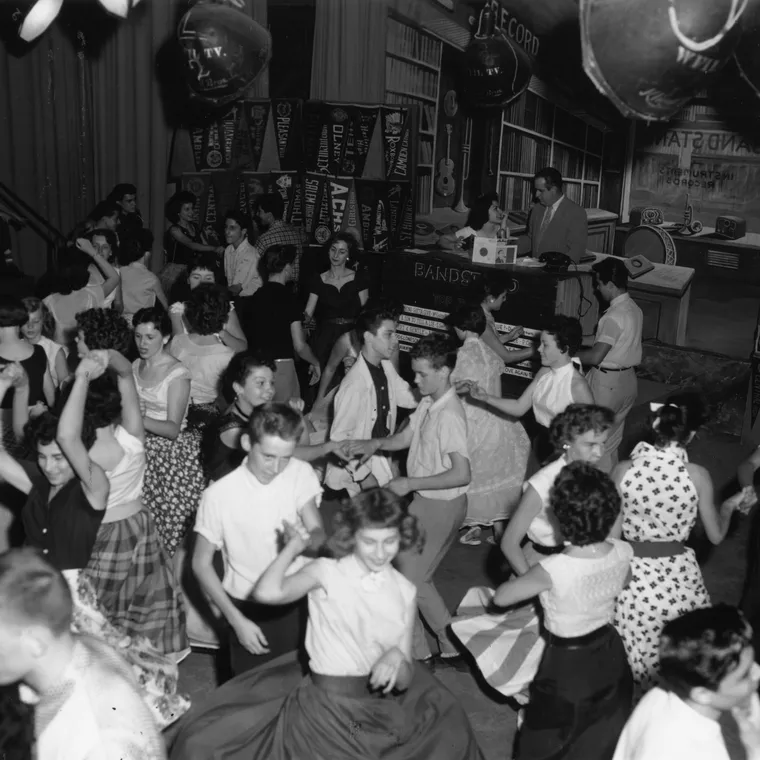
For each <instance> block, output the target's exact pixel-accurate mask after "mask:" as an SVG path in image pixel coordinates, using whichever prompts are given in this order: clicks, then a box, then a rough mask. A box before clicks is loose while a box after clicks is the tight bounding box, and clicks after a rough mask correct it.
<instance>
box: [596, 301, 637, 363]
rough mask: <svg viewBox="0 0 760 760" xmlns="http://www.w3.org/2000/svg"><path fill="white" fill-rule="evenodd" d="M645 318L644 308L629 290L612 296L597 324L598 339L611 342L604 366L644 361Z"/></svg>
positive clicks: (598, 340)
mask: <svg viewBox="0 0 760 760" xmlns="http://www.w3.org/2000/svg"><path fill="white" fill-rule="evenodd" d="M643 322H644V315H643V314H642V312H641V309H640V308H639V307H638V306H637V305H636V303H635V302H634V301H633V299H632V298H631V296H630V295H628V293H622V294H621V295H619V296H617V297H616V298H613V299H612V301H611V302H610V307H609V309H607V311H606V313H605V314H604V315H603V316H602V318H601V319H600V320H599V324H598V325H597V328H596V338H595V342H596V343H607V344H608V345H609V346H612V348H610V350H609V352H608V353H607V356H605V357H604V359H603V360H602V365H601V366H603V367H610V368H615V369H617V368H620V367H635V366H637V365H638V364H641V328H642V325H643Z"/></svg>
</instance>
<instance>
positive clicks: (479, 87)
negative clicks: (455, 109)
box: [457, 7, 533, 109]
mask: <svg viewBox="0 0 760 760" xmlns="http://www.w3.org/2000/svg"><path fill="white" fill-rule="evenodd" d="M532 75H533V59H532V57H531V56H530V55H529V53H528V52H527V51H526V50H525V49H524V48H522V47H520V46H519V45H518V44H517V43H516V42H515V41H513V40H511V39H509V38H508V37H507V36H506V35H505V34H504V33H503V32H501V31H499V30H495V29H494V17H493V13H492V12H491V9H490V7H486V8H484V9H483V11H481V14H480V19H479V22H478V31H477V32H476V33H475V35H474V36H473V38H472V41H471V42H470V44H469V45H468V46H467V49H466V50H465V51H464V66H463V67H462V70H461V71H460V73H459V77H458V86H457V95H458V97H459V100H460V102H462V103H464V104H465V105H468V106H470V107H472V108H478V109H497V108H501V107H503V106H505V105H506V104H507V103H509V102H510V101H512V100H514V99H515V98H516V97H518V96H519V95H521V94H522V93H523V92H524V91H525V88H526V87H527V86H528V83H529V82H530V78H531V76H532Z"/></svg>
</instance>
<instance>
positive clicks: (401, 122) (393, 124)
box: [380, 106, 409, 178]
mask: <svg viewBox="0 0 760 760" xmlns="http://www.w3.org/2000/svg"><path fill="white" fill-rule="evenodd" d="M408 113H409V112H408V110H407V109H406V108H389V107H387V106H384V107H383V108H382V109H381V111H380V114H381V122H382V130H383V154H384V158H385V162H384V175H385V177H387V178H389V177H391V175H392V174H393V173H394V172H395V166H396V162H397V160H398V156H399V149H400V147H401V145H402V142H403V136H404V128H405V126H406V122H407V117H408ZM408 152H409V146H408V141H407V159H408Z"/></svg>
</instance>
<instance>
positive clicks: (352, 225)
mask: <svg viewBox="0 0 760 760" xmlns="http://www.w3.org/2000/svg"><path fill="white" fill-rule="evenodd" d="M336 231H337V230H336ZM341 232H348V233H350V234H351V235H353V236H354V237H355V238H356V242H357V243H359V245H360V246H361V247H362V248H363V247H364V245H363V240H362V223H361V219H360V218H359V202H358V199H357V197H356V182H355V181H352V182H350V186H349V190H348V206H347V208H346V213H345V214H344V215H343V226H342V227H341Z"/></svg>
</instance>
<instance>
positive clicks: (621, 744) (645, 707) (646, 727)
mask: <svg viewBox="0 0 760 760" xmlns="http://www.w3.org/2000/svg"><path fill="white" fill-rule="evenodd" d="M753 699H757V695H755V696H754V697H753ZM728 758H729V755H728V750H727V749H726V744H725V742H724V741H723V735H722V733H721V730H720V724H719V723H718V721H716V720H710V718H707V717H706V716H704V715H700V714H699V713H698V712H697V711H696V710H693V709H692V708H691V707H689V705H687V704H686V702H684V701H683V700H682V699H681V698H680V697H677V696H676V695H675V694H673V693H672V692H669V691H665V690H663V689H661V688H659V687H656V688H654V689H652V690H651V691H650V692H648V693H647V694H646V696H645V697H644V698H643V699H642V700H641V702H639V704H638V705H637V706H636V709H635V710H634V711H633V714H632V715H631V717H630V718H629V719H628V723H626V725H625V728H624V729H623V733H622V734H621V735H620V739H619V740H618V744H617V749H616V750H615V755H614V756H613V760H728Z"/></svg>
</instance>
